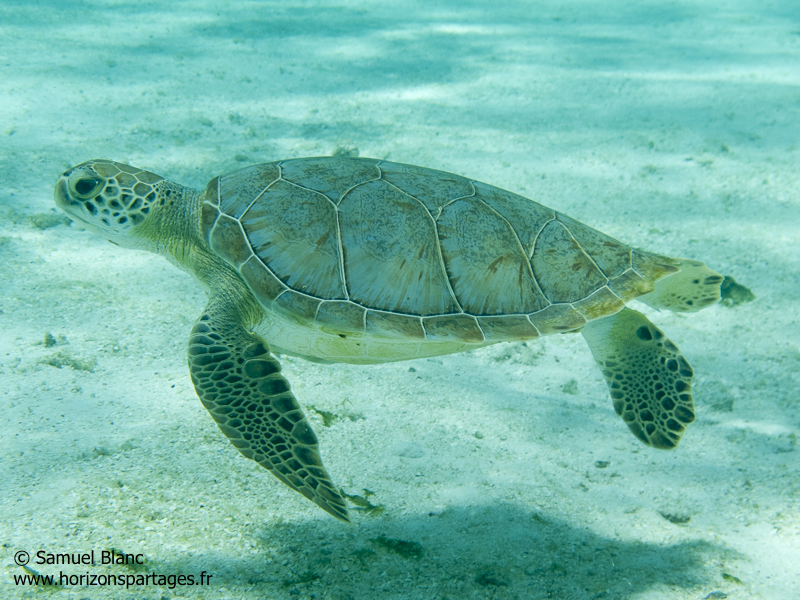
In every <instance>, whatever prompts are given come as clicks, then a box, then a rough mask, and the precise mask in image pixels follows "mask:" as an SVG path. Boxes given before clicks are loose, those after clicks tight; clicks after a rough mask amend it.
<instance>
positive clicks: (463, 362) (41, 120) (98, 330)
mask: <svg viewBox="0 0 800 600" xmlns="http://www.w3.org/2000/svg"><path fill="white" fill-rule="evenodd" d="M164 4H165V3H159V2H138V3H135V4H134V3H127V2H99V1H98V2H91V1H89V2H68V1H67V2H54V1H53V2H47V1H41V2H29V1H25V2H23V1H15V0H4V2H3V3H2V5H1V6H0V139H1V140H2V144H1V146H0V184H1V185H0V407H1V408H2V412H0V415H1V417H0V418H2V426H1V427H2V429H1V431H2V433H1V434H0V492H1V493H0V560H1V561H2V571H3V572H2V576H0V596H2V598H44V597H46V598H53V599H59V600H60V599H61V598H65V599H66V598H70V599H73V598H74V599H76V600H77V599H84V598H91V599H92V600H95V599H105V598H113V599H129V598H130V599H136V600H142V599H144V600H164V599H172V598H209V599H211V598H214V599H225V600H227V599H231V600H233V599H242V598H246V599H249V598H297V599H300V600H307V599H312V598H314V599H330V600H349V599H353V600H361V599H373V598H374V599H380V600H383V599H387V600H388V599H409V600H417V599H420V600H422V599H437V600H445V599H451V600H452V599H459V600H463V599H472V598H491V599H494V598H497V599H521V600H527V599H539V598H556V599H584V598H586V599H589V598H613V599H617V598H619V599H626V600H627V599H631V600H632V599H647V600H650V599H656V600H658V599H664V600H667V599H669V600H675V599H687V600H689V599H691V600H694V599H701V598H712V599H718V598H725V597H727V598H732V599H737V600H739V599H764V600H793V599H796V598H800V583H799V582H800V573H799V572H798V571H800V568H799V567H798V565H800V510H799V509H800V476H799V471H800V460H798V449H797V435H798V430H799V429H800V393H798V384H800V345H799V344H800V341H799V340H800V325H798V313H800V300H799V299H798V290H800V284H799V283H798V282H800V264H798V263H799V260H800V259H798V257H800V168H798V165H800V162H799V161H798V159H800V151H798V146H797V143H798V140H800V69H799V68H798V64H800V63H799V62H798V59H800V5H798V3H797V2H795V1H792V0H785V1H763V0H762V1H756V0H749V1H733V2H731V1H727V2H722V1H719V2H667V3H664V2H632V1H627V2H626V1H624V0H622V1H613V2H603V3H597V2H588V1H587V2H571V3H559V2H522V1H504V0H496V1H494V2H491V3H489V2H465V1H463V0H459V1H453V0H451V1H450V2H446V1H438V2H437V1H428V2H399V1H397V2H395V1H390V2H380V3H379V2H366V1H347V0H341V1H336V2H333V1H330V2H326V1H307V2H304V1H295V2H291V1H283V2H274V1H265V2H227V3H212V2H202V1H185V2H175V3H172V4H171V5H170V7H169V8H165V7H164V6H163V5H164ZM334 152H346V153H351V154H354V153H355V152H358V154H360V155H361V156H370V157H376V158H384V159H387V160H392V161H396V162H405V163H413V164H419V165H423V166H427V167H431V168H436V169H441V170H445V171H451V172H455V173H460V174H463V175H466V176H468V177H471V178H474V179H478V180H482V181H486V182H487V183H491V184H494V185H497V186H500V187H503V188H505V189H509V190H511V191H514V192H518V193H521V194H523V195H526V196H528V197H531V198H533V199H535V200H537V201H539V202H541V203H543V204H545V205H548V206H550V207H553V208H555V209H557V210H560V211H562V212H564V213H566V214H569V215H571V216H573V217H575V218H577V219H579V220H581V221H583V222H585V223H587V224H589V225H592V226H594V227H597V228H598V229H600V230H602V231H605V232H606V233H608V234H610V235H612V236H614V237H616V238H618V239H621V240H623V241H625V242H626V243H629V244H631V245H633V246H638V247H642V248H645V249H648V250H652V251H655V252H659V253H663V254H667V255H672V256H684V257H688V258H694V259H698V260H702V261H704V262H706V263H707V264H708V265H709V266H711V267H712V268H714V269H715V270H717V271H719V272H720V273H723V274H725V275H727V276H733V277H735V279H736V280H737V281H739V282H740V283H742V284H743V285H745V286H747V287H748V288H750V289H751V290H752V292H753V293H754V294H755V295H756V297H757V299H756V300H755V301H753V302H750V303H746V304H741V305H739V306H734V307H729V306H723V305H716V306H714V307H711V308H709V309H707V310H704V311H702V312H700V313H697V314H692V315H676V314H669V313H657V312H655V311H653V310H650V309H647V307H644V308H642V307H641V306H637V309H640V310H643V311H644V312H645V313H646V314H647V315H648V316H649V317H650V318H651V319H652V320H653V321H654V322H655V323H656V324H657V325H658V326H659V327H661V328H662V329H663V330H664V331H665V332H667V334H668V335H669V336H670V337H671V338H672V339H673V340H674V341H675V342H676V343H677V344H678V345H679V346H680V347H681V350H682V351H683V353H684V355H685V356H686V357H687V358H688V359H689V361H690V362H691V363H692V365H693V367H694V370H695V372H696V378H695V402H696V406H697V413H698V418H697V421H696V422H695V423H694V424H693V425H692V426H691V427H690V428H689V430H688V432H687V434H686V435H685V436H684V439H683V441H682V443H681V445H680V447H679V448H678V449H677V450H676V451H672V452H663V451H658V450H653V449H650V448H647V447H644V446H643V445H642V444H640V443H639V442H638V441H637V440H636V439H635V438H634V437H633V436H632V435H630V434H629V432H628V430H627V428H626V427H625V425H624V424H623V423H622V422H621V420H619V419H618V417H616V415H615V414H614V411H613V408H612V405H611V401H610V398H609V396H608V391H607V389H606V386H605V382H604V381H603V379H602V376H601V375H600V373H599V372H598V370H597V368H596V366H595V364H594V362H593V360H592V357H591V354H590V353H589V350H588V348H587V347H586V345H585V343H584V341H583V339H582V338H581V336H575V335H565V336H552V337H548V338H544V339H541V340H537V341H534V342H529V343H524V344H523V343H518V344H503V345H498V346H494V347H489V348H484V349H481V350H477V351H474V352H471V353H467V354H461V355H454V356H448V357H443V358H435V359H427V360H418V361H413V362H407V363H397V364H390V365H384V366H372V367H356V366H348V365H331V366H323V365H317V364H312V363H308V362H305V361H302V360H300V359H293V358H288V357H284V358H283V365H284V372H285V374H286V376H287V378H288V379H289V380H290V381H291V382H292V385H293V389H294V391H295V393H296V395H297V397H298V399H299V400H300V402H301V403H302V404H303V405H304V406H305V408H306V411H307V413H308V417H309V419H310V421H311V422H312V424H313V425H314V427H315V429H316V430H317V433H318V434H319V437H320V444H321V450H322V454H323V457H324V459H325V462H326V465H327V466H328V469H329V471H330V472H331V475H332V476H333V477H334V479H335V480H336V481H337V482H338V483H339V484H340V485H342V486H343V488H344V490H345V491H346V492H347V493H348V494H351V495H359V496H362V497H364V498H366V499H367V500H368V501H369V502H370V503H372V504H373V505H375V506H382V507H383V508H382V510H379V511H371V512H367V511H359V510H357V509H355V508H354V509H353V511H352V513H353V519H354V523H353V524H352V525H347V524H344V523H340V522H337V521H336V520H334V519H333V518H331V517H329V516H328V515H326V514H324V513H323V512H322V511H320V510H319V509H317V508H316V507H315V506H314V505H312V504H311V503H309V502H307V501H306V500H304V499H303V498H301V497H300V496H298V495H297V494H296V493H295V492H292V491H291V490H289V489H288V488H286V487H284V486H283V485H282V484H280V483H279V482H278V481H277V480H275V479H274V478H273V477H271V476H270V475H269V474H268V473H267V472H266V471H264V470H263V469H261V468H260V467H258V466H256V465H255V464H253V463H252V462H251V461H248V460H246V459H244V458H243V457H241V456H240V455H239V454H238V453H237V452H236V451H235V450H234V448H233V447H232V446H231V445H230V443H229V442H228V441H227V440H226V439H225V437H224V436H223V435H222V434H221V433H220V432H219V430H218V429H217V427H216V425H215V424H214V423H213V421H212V420H211V418H209V416H208V414H207V413H206V411H205V410H204V409H203V407H202V406H201V404H200V402H199V401H198V400H197V398H196V396H195V394H194V391H193V389H192V386H191V383H190V381H189V376H188V372H187V367H186V360H185V344H186V340H187V337H188V332H189V329H190V327H191V324H192V323H193V322H194V320H195V319H196V318H197V316H198V315H199V314H200V311H201V310H202V307H203V306H204V303H205V298H204V294H203V292H202V291H201V289H200V288H199V286H198V285H197V284H196V283H195V281H194V280H193V279H191V277H190V276H188V275H187V274H185V273H183V272H180V271H178V270H177V269H175V268H173V267H172V266H171V265H169V264H168V263H167V262H166V261H164V260H163V259H162V258H160V257H157V256H155V255H150V254H145V253H141V252H133V251H127V250H123V249H120V248H117V247H115V246H112V245H110V244H108V243H107V242H105V241H103V240H101V239H99V238H97V237H94V236H92V235H91V234H89V233H87V232H85V231H81V230H80V229H79V228H77V227H75V226H74V225H70V224H69V221H68V220H67V219H66V218H65V217H64V216H63V215H61V214H60V213H59V212H58V211H57V210H56V209H55V208H54V205H53V201H52V187H53V185H54V183H55V181H56V179H57V178H58V176H59V174H60V173H61V172H62V171H63V170H64V169H66V168H68V167H70V166H71V165H74V164H76V163H79V162H82V161H84V160H87V159H89V158H96V157H106V158H111V159H114V160H120V161H124V162H128V163H131V164H135V165H137V166H141V167H144V168H148V169H150V170H153V171H155V172H157V173H159V174H161V175H163V176H165V177H168V178H170V179H172V180H174V181H177V182H180V183H182V184H184V185H189V186H192V187H195V188H202V187H203V186H204V185H205V183H206V181H207V180H209V179H210V178H211V177H212V176H215V175H218V174H221V173H226V172H229V171H232V170H235V169H237V168H240V167H242V166H246V165H248V164H252V163H259V162H266V161H271V160H276V159H280V158H292V157H299V156H319V155H329V154H333V153H334ZM312 407H313V408H312ZM328 413H330V414H332V415H334V416H335V417H336V418H333V417H331V416H330V414H328ZM323 415H325V416H327V423H326V422H325V421H324V419H323ZM365 490H369V492H367V491H365ZM370 494H371V495H370ZM108 548H115V549H118V550H121V551H123V552H125V553H130V554H141V555H142V556H143V557H144V559H145V565H142V566H138V567H137V566H131V565H128V566H119V565H114V566H101V565H95V566H86V565H80V566H78V565H66V566H64V565H37V564H35V561H36V553H37V552H39V551H43V552H46V553H48V552H49V553H53V554H55V553H81V552H90V551H92V550H94V551H95V552H96V553H98V555H99V553H100V552H101V551H102V550H103V549H108ZM20 551H24V552H28V553H29V554H30V556H31V558H32V561H31V563H30V564H29V565H28V566H29V567H30V568H32V569H34V570H35V571H37V572H39V573H40V574H43V575H49V574H54V575H56V576H58V573H59V571H61V572H63V573H65V574H67V575H81V574H84V575H86V574H89V575H96V576H98V580H97V581H102V580H103V579H102V578H101V577H100V576H103V577H107V576H108V575H124V576H127V575H131V576H139V575H141V576H144V575H146V574H148V573H150V574H152V573H156V574H159V575H165V576H168V575H174V576H177V575H181V574H183V575H193V576H194V577H195V579H196V580H198V579H199V575H200V573H201V572H203V571H205V572H207V573H210V574H212V575H213V577H212V579H211V582H210V583H208V584H207V585H203V586H199V585H195V586H187V585H177V584H175V585H170V582H169V581H166V582H165V583H162V584H160V583H159V582H158V581H156V582H153V580H152V579H151V580H150V581H149V584H148V585H142V586H135V585H134V586H133V587H129V588H125V587H124V586H122V587H120V586H113V585H106V586H98V585H95V586H86V585H80V584H79V585H69V584H67V585H64V586H61V587H58V588H52V589H47V590H45V589H42V588H39V587H37V586H31V585H22V584H17V583H15V577H16V578H17V579H18V578H19V577H20V576H23V575H26V572H25V571H24V570H23V569H22V568H21V567H20V566H17V564H15V560H17V559H18V558H19V556H20V555H19V554H18V553H19V552H20Z"/></svg>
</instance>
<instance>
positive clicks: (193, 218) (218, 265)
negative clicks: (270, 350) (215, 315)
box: [138, 181, 264, 330]
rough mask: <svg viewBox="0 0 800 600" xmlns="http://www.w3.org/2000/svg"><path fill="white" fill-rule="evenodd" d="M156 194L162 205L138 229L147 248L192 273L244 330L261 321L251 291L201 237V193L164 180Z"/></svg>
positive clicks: (202, 195) (213, 299) (260, 313)
mask: <svg viewBox="0 0 800 600" xmlns="http://www.w3.org/2000/svg"><path fill="white" fill-rule="evenodd" d="M168 192H169V193H168ZM158 197H159V200H161V199H162V198H163V200H164V204H163V205H159V206H158V207H157V210H154V211H153V212H152V213H151V215H150V218H148V219H147V220H146V221H145V223H142V225H141V226H140V231H139V232H138V234H139V236H140V237H141V238H143V239H144V240H145V244H146V247H147V249H148V250H150V251H151V252H155V253H157V254H161V255H162V256H164V257H165V258H166V259H167V260H169V261H170V262H171V263H172V264H174V265H175V266H177V267H178V268H180V269H182V270H184V271H186V272H187V273H190V274H191V275H194V277H195V278H196V279H197V280H198V281H199V282H200V283H201V284H202V285H203V287H204V288H205V290H206V293H207V294H208V295H209V298H210V299H211V301H212V303H214V304H217V305H220V308H221V309H222V311H223V312H225V313H227V314H236V315H240V316H241V318H242V324H243V325H244V326H245V327H246V328H247V329H248V330H249V329H251V328H252V327H253V326H254V325H255V324H257V323H259V322H260V321H262V320H263V318H264V312H263V310H262V309H261V307H260V306H259V304H258V302H257V301H256V299H255V298H254V297H253V294H252V292H250V290H249V288H248V287H247V285H246V284H245V283H244V281H242V278H241V277H240V276H239V274H238V273H237V272H236V270H235V269H234V268H233V267H231V266H230V265H229V264H228V263H226V262H225V261H223V260H222V259H221V258H220V257H219V256H217V255H216V254H215V253H214V252H213V251H212V250H211V249H210V248H209V247H208V244H207V243H206V241H205V239H204V238H203V233H202V231H201V219H200V209H201V206H202V204H203V200H204V198H205V194H204V193H201V192H198V191H197V190H193V189H191V188H187V187H183V186H180V185H177V184H175V183H172V182H168V181H165V182H164V185H163V187H162V188H161V189H159V191H158Z"/></svg>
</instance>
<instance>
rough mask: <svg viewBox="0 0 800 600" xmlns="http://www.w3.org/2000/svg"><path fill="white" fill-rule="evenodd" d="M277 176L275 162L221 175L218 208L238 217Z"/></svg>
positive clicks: (278, 171) (277, 170) (278, 174)
mask: <svg viewBox="0 0 800 600" xmlns="http://www.w3.org/2000/svg"><path fill="white" fill-rule="evenodd" d="M279 176H280V169H279V168H278V165H277V163H266V164H263V165H254V166H252V167H246V168H244V169H239V170H238V171H234V172H233V173H229V174H228V175H223V176H222V177H220V178H219V183H218V186H219V198H220V204H219V207H220V210H222V211H223V212H225V213H227V214H229V215H230V216H232V217H233V218H234V219H238V218H239V217H241V216H242V215H243V214H244V211H246V210H247V207H248V206H250V204H252V203H253V202H255V201H256V200H257V199H258V198H259V196H260V195H261V194H263V193H264V191H266V189H267V188H268V187H269V186H270V185H272V184H273V183H274V182H275V181H277V180H278V178H279Z"/></svg>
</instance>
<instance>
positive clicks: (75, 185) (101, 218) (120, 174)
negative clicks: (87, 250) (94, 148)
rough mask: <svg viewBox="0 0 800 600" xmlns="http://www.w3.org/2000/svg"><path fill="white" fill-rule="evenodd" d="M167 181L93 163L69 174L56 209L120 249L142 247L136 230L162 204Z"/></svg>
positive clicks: (105, 162)
mask: <svg viewBox="0 0 800 600" xmlns="http://www.w3.org/2000/svg"><path fill="white" fill-rule="evenodd" d="M161 182H164V183H168V182H167V181H166V180H165V179H164V178H163V177H160V176H158V175H156V174H155V173H150V172H149V171H143V170H142V169H137V168H136V167H131V166H129V165H125V164H122V163H118V162H113V161H110V160H90V161H88V162H85V163H83V164H80V165H78V166H76V167H73V168H71V169H69V170H68V171H66V172H65V173H64V174H63V175H62V176H61V178H60V179H59V180H58V183H57V184H56V189H55V194H54V195H55V201H56V205H57V206H58V207H59V208H60V209H61V210H63V211H64V212H65V213H67V215H69V217H70V218H72V219H74V220H76V221H78V222H79V223H80V224H81V225H83V226H84V227H86V228H87V229H89V230H90V231H91V232H93V233H96V234H97V235H99V236H100V237H103V238H105V239H107V240H109V241H111V242H113V243H115V244H119V245H120V246H128V247H141V246H142V244H140V243H137V241H136V240H137V238H138V237H139V236H137V235H136V233H135V232H136V228H137V227H138V226H140V225H141V224H142V223H144V222H145V221H146V220H147V217H148V215H149V214H150V212H151V211H152V210H153V209H154V208H155V206H156V205H157V204H158V203H159V202H160V197H161V196H162V194H161V193H160V192H161V188H162V187H164V184H163V183H161Z"/></svg>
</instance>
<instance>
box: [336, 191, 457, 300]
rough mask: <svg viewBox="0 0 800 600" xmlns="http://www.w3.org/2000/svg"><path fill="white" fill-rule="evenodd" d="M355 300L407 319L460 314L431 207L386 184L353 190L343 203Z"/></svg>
mask: <svg viewBox="0 0 800 600" xmlns="http://www.w3.org/2000/svg"><path fill="white" fill-rule="evenodd" d="M339 223H340V228H341V235H342V248H343V250H344V272H345V274H346V277H347V284H348V291H349V296H350V299H351V300H353V301H354V302H358V303H359V304H361V305H362V306H365V307H369V308H375V309H379V310H385V311H392V312H399V313H407V314H421V315H429V314H440V313H450V312H456V311H457V310H458V307H457V305H456V304H455V302H454V300H453V298H452V294H451V293H450V291H449V286H448V282H447V279H446V277H445V274H444V271H443V270H442V268H441V262H440V254H439V253H440V250H439V246H438V240H437V238H436V231H435V227H434V223H433V220H432V219H431V218H430V215H429V214H428V212H427V210H425V207H424V206H422V205H421V204H420V203H419V202H417V201H416V200H414V199H413V198H411V197H410V196H408V195H407V194H404V193H402V192H400V191H398V190H396V189H395V188H393V187H392V186H391V185H389V184H388V183H387V182H385V181H370V182H369V183H365V184H363V185H360V186H358V187H356V188H353V189H352V190H351V191H350V192H349V193H348V194H347V195H346V196H345V197H344V198H343V199H342V201H341V203H340V204H339Z"/></svg>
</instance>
